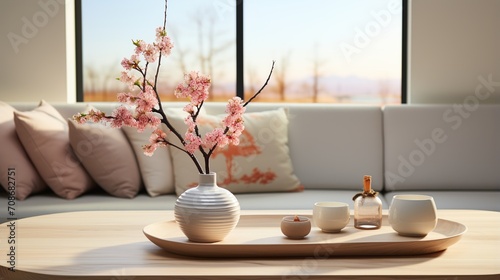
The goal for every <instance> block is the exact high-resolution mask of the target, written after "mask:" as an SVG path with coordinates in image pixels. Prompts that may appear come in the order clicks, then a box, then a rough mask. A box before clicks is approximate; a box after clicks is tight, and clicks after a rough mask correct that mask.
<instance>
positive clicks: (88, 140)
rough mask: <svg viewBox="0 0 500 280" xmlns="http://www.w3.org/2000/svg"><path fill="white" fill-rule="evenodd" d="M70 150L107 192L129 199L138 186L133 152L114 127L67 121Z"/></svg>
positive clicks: (118, 130) (138, 180) (137, 172)
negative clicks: (71, 149)
mask: <svg viewBox="0 0 500 280" xmlns="http://www.w3.org/2000/svg"><path fill="white" fill-rule="evenodd" d="M68 125H69V139H70V143H71V147H72V148H73V150H74V151H75V154H76V155H77V157H78V159H79V160H80V161H81V162H82V164H83V166H84V167H85V169H86V170H87V171H88V173H89V174H90V176H91V177H92V178H93V179H94V181H96V183H97V184H98V185H99V186H100V187H101V188H102V189H104V190H105V191H106V192H107V193H109V194H111V195H113V196H116V197H122V198H133V197H135V196H136V195H137V193H138V192H139V190H140V189H141V187H142V180H141V174H140V172H139V166H138V165H137V161H136V158H135V154H134V151H133V150H132V147H130V144H129V142H128V140H127V138H126V136H125V134H124V133H123V132H122V131H121V129H118V128H111V127H107V126H105V125H103V124H99V123H87V124H78V123H76V122H75V121H73V120H68Z"/></svg>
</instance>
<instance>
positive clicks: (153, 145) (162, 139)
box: [142, 128, 167, 156]
mask: <svg viewBox="0 0 500 280" xmlns="http://www.w3.org/2000/svg"><path fill="white" fill-rule="evenodd" d="M166 139H167V134H166V133H165V132H164V131H163V130H161V129H159V128H157V129H155V130H154V131H153V132H152V133H151V136H150V137H149V144H148V145H144V146H142V149H143V151H144V154H145V155H147V156H152V155H153V153H154V152H155V150H156V149H157V148H158V147H166V146H167V141H166Z"/></svg>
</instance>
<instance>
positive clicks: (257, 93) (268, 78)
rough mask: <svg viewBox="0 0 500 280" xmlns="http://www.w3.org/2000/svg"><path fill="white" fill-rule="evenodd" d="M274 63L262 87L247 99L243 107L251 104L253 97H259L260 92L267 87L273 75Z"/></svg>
mask: <svg viewBox="0 0 500 280" xmlns="http://www.w3.org/2000/svg"><path fill="white" fill-rule="evenodd" d="M275 62H276V61H274V60H273V64H272V65H271V71H269V75H268V76H267V79H266V82H265V83H264V85H262V87H261V88H260V89H259V90H258V91H257V92H256V93H255V94H254V95H253V96H252V97H251V98H250V99H248V101H247V102H245V104H243V107H246V106H247V105H248V104H249V103H250V102H252V100H253V99H254V98H255V97H257V95H259V94H260V93H261V92H262V90H264V88H265V87H266V86H267V83H268V82H269V80H270V79H271V75H272V74H273V70H274V63H275Z"/></svg>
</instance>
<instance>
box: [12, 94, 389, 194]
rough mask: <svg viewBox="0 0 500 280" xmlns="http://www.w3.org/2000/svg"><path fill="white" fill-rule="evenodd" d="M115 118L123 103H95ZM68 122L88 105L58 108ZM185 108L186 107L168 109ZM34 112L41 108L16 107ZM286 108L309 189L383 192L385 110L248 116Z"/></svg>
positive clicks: (328, 108) (216, 106) (220, 107)
mask: <svg viewBox="0 0 500 280" xmlns="http://www.w3.org/2000/svg"><path fill="white" fill-rule="evenodd" d="M91 104H92V105H93V106H94V107H96V108H98V109H100V110H103V111H105V112H107V113H111V112H112V111H113V109H115V108H116V107H117V106H118V105H119V104H118V103H91ZM52 105H53V106H54V107H55V108H56V109H58V110H59V112H60V113H61V114H62V115H63V116H64V117H67V118H70V117H71V116H72V115H74V114H76V113H78V112H82V111H84V110H85V108H86V106H87V105H86V104H83V103H77V104H52ZM166 105H167V106H169V107H177V108H180V107H182V106H184V105H185V103H182V102H173V103H167V104H166ZM225 105H226V103H222V102H208V103H205V106H204V107H205V109H206V111H207V113H209V114H223V113H224V110H225ZM15 107H16V108H17V109H18V110H31V109H33V108H34V107H36V104H15ZM279 107H284V108H287V109H288V113H289V119H290V122H289V131H288V135H289V148H290V157H291V159H292V163H293V166H294V170H295V173H296V175H297V176H298V178H299V179H300V181H301V182H302V184H303V185H304V187H305V188H308V189H346V190H361V189H362V183H363V175H371V176H372V178H373V179H372V182H373V183H372V186H373V188H374V189H375V190H378V191H380V190H382V188H383V137H382V131H383V130H382V110H381V108H380V107H379V106H349V105H332V104H298V103H286V104H282V103H252V104H250V105H249V106H248V107H247V111H248V112H256V111H264V110H272V109H277V108H279Z"/></svg>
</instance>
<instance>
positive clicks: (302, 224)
mask: <svg viewBox="0 0 500 280" xmlns="http://www.w3.org/2000/svg"><path fill="white" fill-rule="evenodd" d="M297 218H298V220H297ZM281 232H282V233H283V234H284V235H286V236H287V237H288V238H290V239H302V238H304V237H306V236H307V235H308V234H309V232H311V220H310V219H309V218H307V217H304V216H286V217H284V218H283V219H282V220H281Z"/></svg>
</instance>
